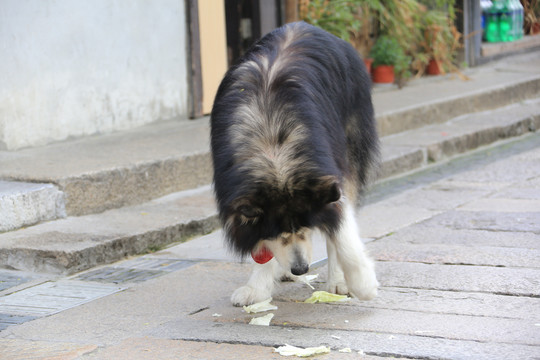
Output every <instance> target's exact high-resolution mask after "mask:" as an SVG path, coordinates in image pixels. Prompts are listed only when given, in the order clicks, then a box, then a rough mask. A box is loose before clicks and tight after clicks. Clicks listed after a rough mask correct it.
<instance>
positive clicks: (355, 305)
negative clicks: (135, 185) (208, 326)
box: [192, 300, 540, 345]
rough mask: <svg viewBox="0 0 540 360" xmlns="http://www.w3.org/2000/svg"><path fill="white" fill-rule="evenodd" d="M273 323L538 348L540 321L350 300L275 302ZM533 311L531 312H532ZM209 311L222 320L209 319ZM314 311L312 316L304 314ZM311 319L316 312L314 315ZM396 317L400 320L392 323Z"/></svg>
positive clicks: (227, 310) (229, 312)
mask: <svg viewBox="0 0 540 360" xmlns="http://www.w3.org/2000/svg"><path fill="white" fill-rule="evenodd" d="M272 304H274V305H276V306H277V307H278V309H277V310H273V311H272V313H273V314H274V315H275V316H274V317H273V319H272V321H271V325H275V326H283V327H284V328H311V329H318V330H327V331H328V332H329V334H332V333H333V332H335V331H340V330H341V331H349V332H363V333H366V332H367V333H388V334H390V333H391V334H393V335H394V336H395V335H398V334H400V335H410V336H416V335H419V336H429V337H433V338H444V339H453V340H472V341H480V342H492V343H512V344H521V345H540V337H538V336H536V334H535V330H537V329H536V327H535V321H538V318H536V319H534V318H529V319H526V320H524V319H508V318H503V317H499V316H498V317H483V316H465V315H455V314H440V313H425V312H423V311H399V310H391V309H382V308H377V309H373V308H372V307H371V306H370V304H369V303H366V304H365V305H364V304H363V303H361V302H357V301H351V302H350V303H348V304H305V303H302V302H299V303H298V302H279V301H276V300H274V301H273V302H272ZM535 309H537V307H533V308H531V309H529V310H530V311H534V310H535ZM213 313H219V314H221V315H222V316H220V317H217V318H216V317H213V316H212V314H213ZM309 313H316V316H305V315H306V314H309ZM261 315H263V314H246V313H242V312H241V311H240V309H238V308H236V309H235V308H231V306H230V305H229V304H226V305H224V306H223V307H212V309H208V310H204V311H201V312H199V313H197V314H194V315H193V316H192V318H194V319H201V320H206V321H209V322H212V321H213V322H214V323H215V324H222V323H231V322H235V323H238V324H244V325H247V326H249V322H250V320H251V319H253V318H254V317H258V316H261ZM314 315H315V314H314ZM396 319H399V321H395V320H396Z"/></svg>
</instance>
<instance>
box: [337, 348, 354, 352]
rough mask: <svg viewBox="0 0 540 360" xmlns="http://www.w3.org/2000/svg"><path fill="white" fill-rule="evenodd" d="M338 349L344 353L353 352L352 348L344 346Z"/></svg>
mask: <svg viewBox="0 0 540 360" xmlns="http://www.w3.org/2000/svg"><path fill="white" fill-rule="evenodd" d="M338 351H339V352H342V353H350V352H352V350H351V348H343V349H339V350H338Z"/></svg>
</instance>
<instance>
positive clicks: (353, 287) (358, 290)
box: [347, 268, 379, 300]
mask: <svg viewBox="0 0 540 360" xmlns="http://www.w3.org/2000/svg"><path fill="white" fill-rule="evenodd" d="M363 270H364V271H362V272H361V273H360V274H358V275H357V276H352V277H351V278H350V279H349V281H348V282H347V285H348V288H349V293H350V294H351V295H353V296H355V297H357V298H358V299H360V300H371V299H373V298H374V297H376V296H377V293H378V287H379V282H378V281H377V277H376V276H375V271H373V270H372V269H369V270H368V269H366V268H364V269H363Z"/></svg>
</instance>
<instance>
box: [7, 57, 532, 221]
mask: <svg viewBox="0 0 540 360" xmlns="http://www.w3.org/2000/svg"><path fill="white" fill-rule="evenodd" d="M466 74H467V76H469V80H468V81H462V80H460V79H458V78H456V77H455V76H450V75H449V76H439V77H436V78H428V79H421V80H418V81H412V82H411V83H410V84H408V86H406V87H405V88H403V89H401V90H395V89H394V88H389V90H388V91H387V90H386V89H385V88H384V87H383V88H381V87H376V89H375V91H374V96H373V98H374V105H375V109H376V114H377V121H378V123H379V130H380V134H381V135H382V136H387V135H391V134H397V133H400V132H403V131H408V130H411V129H417V128H419V127H422V126H426V125H432V124H440V123H444V122H446V121H448V120H450V119H451V118H454V117H456V116H460V115H464V114H467V113H471V112H476V111H482V110H489V109H494V108H499V107H501V106H506V105H509V104H512V103H515V102H520V101H523V100H526V99H531V98H536V97H538V96H540V56H538V53H534V54H532V55H526V56H521V57H518V58H515V59H513V60H506V61H504V62H499V63H497V64H494V65H490V66H486V67H482V68H475V69H473V70H469V71H467V72H466ZM208 134H209V125H208V119H201V120H196V121H176V122H164V123H158V124H152V125H149V126H145V127H141V128H138V129H134V130H129V131H126V132H122V133H117V134H110V135H103V136H95V137H90V138H84V139H78V140H72V141H67V142H63V143H58V144H53V145H49V146H45V147H41V148H32V149H23V150H20V151H16V152H7V151H0V179H4V180H11V181H22V182H33V183H49V184H53V185H54V186H56V187H57V188H58V189H59V190H60V191H61V192H63V193H64V194H65V211H66V214H67V215H68V216H81V215H88V214H95V213H100V212H103V211H106V210H109V209H114V208H121V207H123V206H131V205H136V204H142V203H144V202H146V201H150V200H151V199H155V198H159V197H161V196H165V195H167V194H170V193H174V192H178V191H183V190H186V189H191V188H195V187H198V186H202V185H206V184H209V183H210V181H211V159H210V154H209V138H208ZM406 145H407V146H404V147H403V148H402V149H400V148H399V147H396V148H395V149H393V150H387V149H385V150H384V151H385V152H386V154H387V155H388V156H389V157H392V156H398V158H396V159H399V161H405V160H404V158H402V157H401V156H402V155H405V154H404V153H402V152H403V151H406V152H407V157H406V161H407V162H408V163H410V167H411V168H414V167H415V166H416V165H415V164H417V163H418V161H420V160H421V157H420V155H421V154H420V153H421V152H420V151H419V150H418V149H416V151H411V149H410V146H409V144H406ZM396 146H397V145H396ZM396 154H397V155H396ZM396 161H397V160H396ZM385 171H387V172H386V173H385V175H388V174H392V173H395V172H396V171H398V172H399V171H401V170H395V171H394V170H385Z"/></svg>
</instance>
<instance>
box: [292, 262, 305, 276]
mask: <svg viewBox="0 0 540 360" xmlns="http://www.w3.org/2000/svg"><path fill="white" fill-rule="evenodd" d="M308 271H309V265H308V264H295V265H293V266H292V267H291V273H292V274H293V275H296V276H299V275H304V274H305V273H307V272H308Z"/></svg>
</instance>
